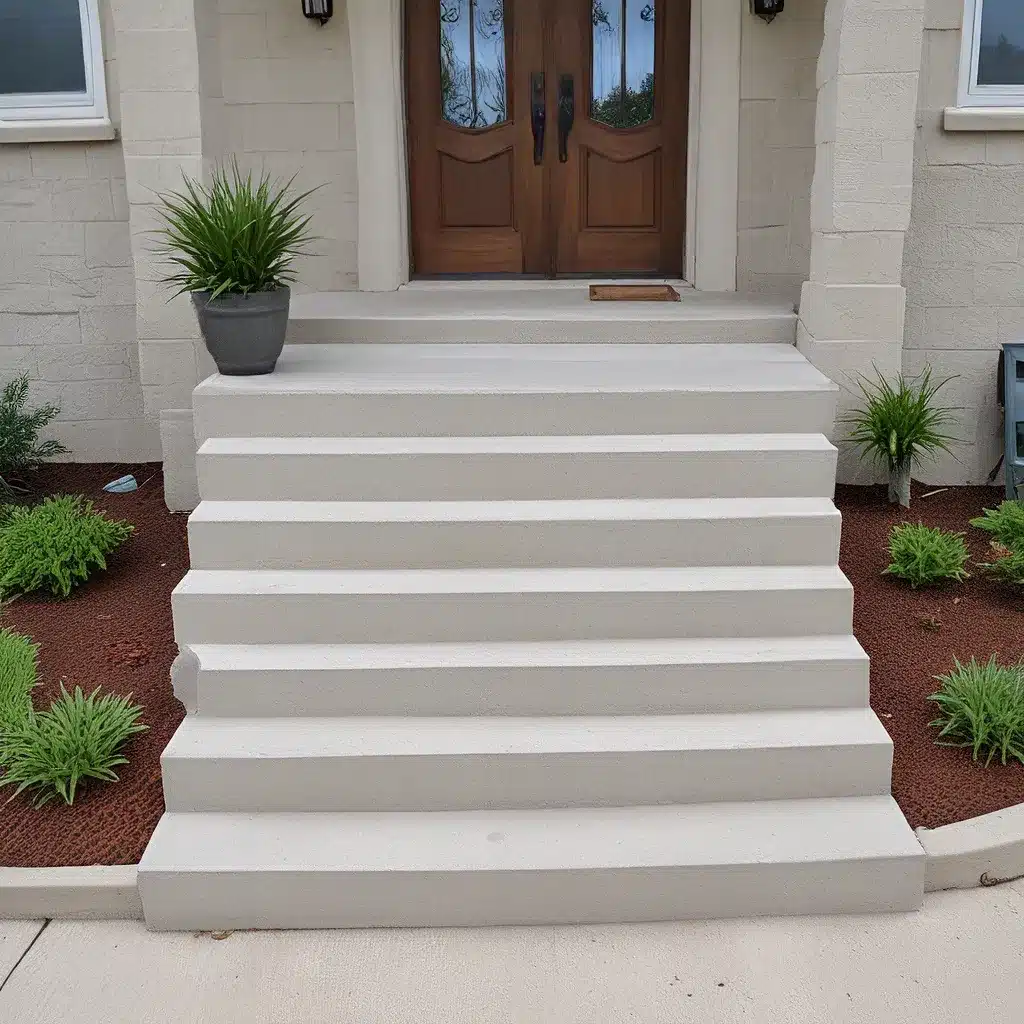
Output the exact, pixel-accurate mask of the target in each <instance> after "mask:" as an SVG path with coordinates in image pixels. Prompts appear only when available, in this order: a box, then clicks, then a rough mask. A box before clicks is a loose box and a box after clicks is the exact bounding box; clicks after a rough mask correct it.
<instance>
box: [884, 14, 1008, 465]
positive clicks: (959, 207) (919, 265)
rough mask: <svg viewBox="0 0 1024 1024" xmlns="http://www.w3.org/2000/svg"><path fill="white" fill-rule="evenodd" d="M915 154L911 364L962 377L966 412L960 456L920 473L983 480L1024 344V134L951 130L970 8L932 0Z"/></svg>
mask: <svg viewBox="0 0 1024 1024" xmlns="http://www.w3.org/2000/svg"><path fill="white" fill-rule="evenodd" d="M926 19H927V20H926V22H925V38H924V57H923V67H922V73H921V85H920V92H919V104H918V106H919V111H918V124H919V128H918V137H917V143H916V147H915V167H914V198H913V206H912V211H911V223H910V231H909V232H908V234H907V244H906V253H905V258H904V270H903V283H904V286H905V287H906V289H907V312H906V333H905V337H904V350H903V367H904V370H905V371H906V372H907V373H915V374H916V373H919V372H920V371H921V370H922V369H923V368H924V367H925V366H928V365H930V366H931V367H932V368H933V369H934V370H935V372H936V373H938V374H941V375H942V376H949V375H952V374H956V375H958V379H957V380H955V381H953V382H952V384H951V385H950V386H949V388H947V390H946V392H945V394H946V397H947V400H948V402H949V404H952V405H956V406H962V407H963V411H962V412H961V413H960V414H959V415H960V418H961V426H960V434H961V437H962V438H963V439H964V441H965V442H966V443H965V444H963V445H962V446H960V447H958V449H957V458H958V459H959V461H957V460H956V459H953V458H950V457H943V458H942V459H940V460H939V461H938V462H937V463H935V464H933V465H931V466H926V468H925V470H924V472H923V473H921V474H920V475H921V476H922V477H923V478H924V479H926V480H927V481H928V482H930V483H981V482H984V480H985V479H986V477H987V476H988V474H989V472H990V470H991V469H992V468H993V467H994V466H995V464H996V461H997V460H998V458H999V453H1000V451H1001V450H1002V433H1001V427H1000V415H999V409H998V406H997V404H996V400H995V395H996V363H997V358H998V349H999V346H1000V345H1001V344H1002V343H1003V342H1004V341H1013V340H1017V339H1021V338H1024V258H1022V250H1021V246H1022V242H1024V133H1021V132H990V133H986V132H946V131H944V130H943V127H942V114H943V110H944V108H945V107H947V106H953V105H955V103H956V90H957V70H958V67H959V61H960V41H961V22H962V19H963V0H928V6H927V9H926Z"/></svg>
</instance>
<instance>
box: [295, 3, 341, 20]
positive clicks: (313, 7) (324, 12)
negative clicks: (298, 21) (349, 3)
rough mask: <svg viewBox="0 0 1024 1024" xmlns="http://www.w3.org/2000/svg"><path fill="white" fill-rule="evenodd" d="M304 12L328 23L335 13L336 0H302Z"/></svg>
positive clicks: (310, 16)
mask: <svg viewBox="0 0 1024 1024" xmlns="http://www.w3.org/2000/svg"><path fill="white" fill-rule="evenodd" d="M302 13H303V14H304V15H305V16H306V17H307V18H315V19H316V20H317V21H319V22H320V24H321V25H326V24H327V22H329V21H330V20H331V18H332V17H333V15H334V0H302Z"/></svg>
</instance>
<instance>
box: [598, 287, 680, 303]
mask: <svg viewBox="0 0 1024 1024" xmlns="http://www.w3.org/2000/svg"><path fill="white" fill-rule="evenodd" d="M590 301H591V302H679V301H680V299H679V292H677V291H676V290H675V288H673V287H672V285H670V284H592V285H591V286H590Z"/></svg>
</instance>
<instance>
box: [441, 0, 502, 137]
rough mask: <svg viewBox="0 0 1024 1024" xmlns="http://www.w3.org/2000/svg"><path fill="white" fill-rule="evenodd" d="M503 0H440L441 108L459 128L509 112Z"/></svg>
mask: <svg viewBox="0 0 1024 1024" xmlns="http://www.w3.org/2000/svg"><path fill="white" fill-rule="evenodd" d="M505 74H506V63H505V10H504V0H441V111H442V113H443V114H444V119H445V120H446V121H448V122H450V123H451V124H454V125H458V126H459V127H460V128H489V127H490V126H491V125H495V124H501V122H502V121H505V120H506V119H507V117H508V109H507V105H506V101H505V96H506V88H505Z"/></svg>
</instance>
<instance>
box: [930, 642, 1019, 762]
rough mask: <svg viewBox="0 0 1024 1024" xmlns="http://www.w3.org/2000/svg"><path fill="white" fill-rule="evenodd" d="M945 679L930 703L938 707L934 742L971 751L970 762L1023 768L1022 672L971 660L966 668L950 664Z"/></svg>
mask: <svg viewBox="0 0 1024 1024" xmlns="http://www.w3.org/2000/svg"><path fill="white" fill-rule="evenodd" d="M954 661H955V663H956V667H955V668H954V670H953V671H952V672H950V673H949V675H945V676H936V677H935V678H936V679H937V680H938V681H939V683H940V684H941V686H940V688H939V690H938V691H937V692H936V693H933V694H932V695H931V696H930V697H929V698H928V699H929V700H932V701H935V703H936V704H937V705H938V706H939V711H940V717H939V718H937V719H936V720H935V721H934V722H932V723H931V724H932V725H933V726H935V727H937V728H939V729H940V732H939V736H938V742H940V743H946V744H948V745H950V746H956V747H970V748H971V751H972V754H973V756H974V760H975V761H977V760H980V759H981V758H984V759H985V764H986V765H989V764H991V763H992V761H993V760H994V759H995V758H997V757H998V758H999V759H1000V761H1001V762H1002V763H1003V764H1006V763H1007V762H1008V761H1009V760H1010V759H1011V758H1016V759H1017V760H1018V761H1022V762H1024V672H1022V669H1021V666H1019V665H1013V666H1008V665H1000V664H998V663H997V662H996V659H995V656H993V657H991V658H990V659H989V660H988V663H987V664H981V663H980V662H978V661H976V660H975V659H974V658H971V660H970V662H969V663H968V664H966V665H962V664H961V663H960V662H959V661H957V660H956V659H954Z"/></svg>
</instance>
